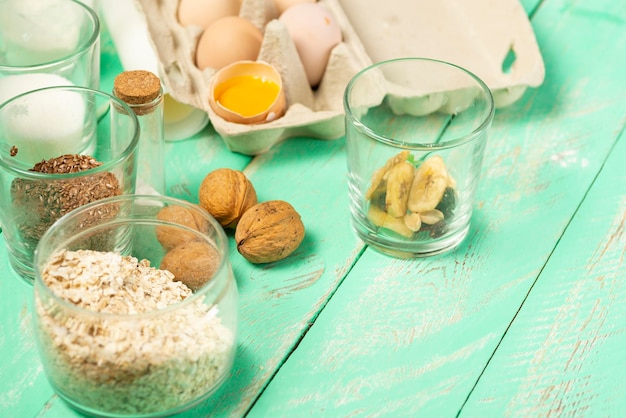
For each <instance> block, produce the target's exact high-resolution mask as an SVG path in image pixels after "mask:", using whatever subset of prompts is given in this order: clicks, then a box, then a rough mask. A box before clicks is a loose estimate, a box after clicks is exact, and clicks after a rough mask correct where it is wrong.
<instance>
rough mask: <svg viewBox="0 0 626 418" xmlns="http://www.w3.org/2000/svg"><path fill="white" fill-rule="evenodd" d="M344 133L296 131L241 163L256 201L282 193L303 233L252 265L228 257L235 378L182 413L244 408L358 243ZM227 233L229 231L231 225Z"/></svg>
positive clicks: (218, 413)
mask: <svg viewBox="0 0 626 418" xmlns="http://www.w3.org/2000/svg"><path fill="white" fill-rule="evenodd" d="M344 146H345V141H344V140H336V141H321V140H313V139H301V138H298V139H293V140H289V141H287V142H284V143H282V144H280V145H278V146H277V147H276V148H274V149H273V150H271V151H270V152H268V153H267V154H264V155H262V156H259V157H256V158H255V160H253V162H252V163H251V164H250V165H249V166H248V167H247V168H246V169H245V172H246V174H247V175H248V176H249V177H250V179H251V181H252V183H253V184H254V186H255V188H256V190H257V194H258V196H259V200H260V201H265V200H274V199H280V200H286V201H288V202H289V203H291V204H292V205H293V206H294V208H295V209H296V210H297V211H298V212H299V213H300V215H301V216H302V220H303V222H304V225H305V228H306V236H305V239H304V241H303V243H302V244H301V246H300V248H298V250H296V252H295V253H294V254H292V255H291V256H290V257H289V258H287V259H285V260H282V261H279V262H276V263H273V264H269V265H252V264H250V263H248V262H247V261H245V260H243V258H242V256H241V255H240V254H238V253H237V251H236V249H235V244H234V242H233V241H232V239H231V251H230V252H231V260H232V262H233V269H234V271H235V276H236V277H237V282H238V285H239V289H240V337H239V347H238V352H237V357H236V359H235V368H234V371H233V375H232V378H231V379H230V380H229V381H228V382H226V384H225V385H224V387H223V388H222V389H221V390H220V391H219V392H218V393H216V394H215V396H213V397H212V398H211V399H209V401H207V402H205V403H204V404H202V405H201V406H200V407H198V408H196V409H195V410H194V411H191V412H189V413H188V414H185V415H184V416H185V417H187V416H189V417H195V416H198V417H200V416H206V415H208V414H212V415H215V416H223V415H232V416H241V415H243V414H244V413H245V412H246V411H247V410H248V408H249V407H250V405H252V404H253V403H254V401H255V400H256V398H257V396H258V395H259V393H260V392H261V391H262V390H263V388H264V387H265V385H266V384H267V382H268V381H269V380H270V379H271V377H272V376H273V375H274V374H275V373H276V371H277V370H278V369H279V368H280V366H281V365H282V363H283V361H284V360H285V358H286V357H287V356H288V355H289V353H290V352H291V351H292V350H293V349H294V346H295V345H296V344H297V342H298V340H299V339H300V336H301V335H302V334H303V333H304V332H305V331H306V330H307V329H308V327H309V326H310V323H312V322H313V321H314V320H315V317H316V316H317V314H318V312H319V311H320V310H321V309H322V308H323V306H324V305H325V303H326V301H327V300H328V299H329V298H330V296H331V295H332V294H333V292H334V291H335V289H336V288H337V286H338V283H339V282H340V280H341V279H342V278H343V277H344V276H345V274H346V272H347V270H349V268H350V267H351V265H352V263H353V260H354V259H355V258H356V257H357V256H358V254H359V252H360V250H361V246H362V244H361V243H360V242H359V241H358V240H357V239H356V237H355V236H354V234H352V231H351V230H350V225H349V223H347V222H346V220H347V211H348V195H347V185H346V183H345V180H344V179H345V156H344ZM231 238H232V233H231Z"/></svg>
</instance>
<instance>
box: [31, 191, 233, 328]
mask: <svg viewBox="0 0 626 418" xmlns="http://www.w3.org/2000/svg"><path fill="white" fill-rule="evenodd" d="M144 199H145V200H152V201H156V202H159V203H162V204H167V205H176V206H182V207H184V208H185V209H188V210H192V211H195V212H196V213H200V214H202V216H203V218H204V219H205V220H206V221H207V222H208V223H209V224H210V226H211V227H212V228H213V229H214V230H215V234H216V238H217V239H216V241H217V242H214V244H215V246H216V249H217V250H218V251H220V252H221V253H222V254H221V255H222V256H221V257H220V262H219V265H218V267H217V268H216V270H215V273H214V274H213V277H212V278H211V280H209V281H208V283H206V284H205V285H203V286H202V287H200V288H199V289H198V290H197V291H195V292H193V293H192V294H191V295H190V296H188V297H187V298H185V299H183V300H181V301H180V302H176V303H173V304H171V305H168V306H166V307H165V308H162V309H155V310H152V311H148V312H141V313H134V314H115V313H108V312H99V311H95V310H92V309H86V308H82V307H80V306H76V305H74V304H73V303H71V302H69V301H68V300H66V299H64V298H62V297H60V296H59V295H57V294H56V293H55V292H54V291H52V290H51V289H50V287H48V286H47V285H46V284H45V283H44V282H43V279H42V277H41V276H42V275H41V268H42V267H45V266H43V265H42V264H43V263H44V262H45V261H47V260H40V258H41V257H42V252H41V249H40V247H41V246H42V243H44V244H45V243H46V242H47V241H48V239H50V237H51V236H52V234H54V231H55V230H56V229H59V228H63V227H64V224H65V223H66V222H69V221H71V220H72V219H74V218H76V217H79V216H81V215H82V214H84V213H85V212H89V211H90V210H93V208H94V207H96V206H100V205H110V204H115V203H123V202H126V203H131V204H134V202H136V201H141V200H144ZM131 223H134V224H143V225H154V226H156V225H162V226H173V227H177V228H183V229H184V230H185V232H190V233H193V234H196V235H197V234H199V231H198V230H194V229H193V228H190V227H186V226H184V225H181V224H179V223H175V222H169V221H163V220H159V219H156V218H149V217H145V218H138V219H129V218H127V217H121V218H112V219H110V220H107V221H106V222H103V223H100V224H97V225H93V226H90V227H87V228H85V229H83V230H81V231H80V233H79V234H78V236H82V235H87V234H88V233H90V232H93V231H94V230H97V229H101V228H103V227H111V226H121V225H125V224H131ZM75 237H76V236H73V237H71V238H67V239H65V240H64V241H63V243H66V242H67V241H68V240H72V239H74V238H75ZM63 243H61V244H63ZM55 253H56V251H55V252H50V253H49V256H52V255H54V254H55ZM226 268H228V239H227V237H226V233H225V232H224V230H223V229H222V227H221V226H220V224H219V223H218V222H217V221H216V220H215V218H213V217H212V216H211V215H210V214H209V212H207V211H206V210H205V209H204V208H202V207H201V206H199V205H193V204H192V203H190V202H187V201H186V200H183V199H178V198H174V197H167V196H157V195H138V194H128V195H119V196H112V197H107V198H104V199H100V200H95V201H93V202H90V203H87V204H85V205H83V206H80V207H78V208H76V209H74V210H72V211H70V212H69V213H67V214H65V215H63V216H62V217H61V218H59V219H58V220H57V221H56V222H55V223H54V224H53V225H52V226H51V227H50V228H48V230H47V231H46V232H45V233H44V234H43V235H42V237H41V239H40V240H39V243H38V245H37V248H36V249H35V253H34V269H35V282H34V287H35V295H36V294H37V289H40V290H42V291H43V292H44V293H45V294H46V297H47V298H49V299H52V300H54V301H55V303H56V304H57V305H59V306H61V307H63V309H65V310H69V311H74V312H79V313H80V314H81V315H88V316H91V317H101V318H109V319H118V320H128V319H133V320H135V319H137V320H138V319H147V318H152V317H157V316H162V315H164V314H168V313H172V312H176V311H178V310H179V309H181V308H183V307H185V306H187V305H190V304H193V303H194V302H195V301H196V300H198V299H200V298H202V297H204V296H205V295H206V294H207V293H209V292H210V291H211V290H213V289H215V288H218V289H219V286H222V287H224V286H227V285H228V283H227V280H228V278H229V277H230V275H229V274H226V275H224V274H222V273H223V271H224V269H226ZM220 275H222V276H224V278H223V279H222V280H213V279H214V278H217V277H219V276H220ZM219 294H220V297H217V298H216V299H215V301H213V302H214V303H213V305H217V303H218V302H219V301H220V300H221V298H223V296H224V291H220V292H219Z"/></svg>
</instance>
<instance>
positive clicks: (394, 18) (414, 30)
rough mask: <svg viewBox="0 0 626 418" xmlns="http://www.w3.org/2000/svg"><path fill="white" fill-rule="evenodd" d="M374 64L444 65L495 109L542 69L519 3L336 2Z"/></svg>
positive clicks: (537, 78)
mask: <svg viewBox="0 0 626 418" xmlns="http://www.w3.org/2000/svg"><path fill="white" fill-rule="evenodd" d="M338 1H339V4H340V5H341V7H342V9H343V11H344V13H345V14H346V16H348V19H349V20H350V22H351V24H352V27H353V28H354V30H355V32H356V34H357V35H358V36H359V39H360V40H361V42H362V44H363V45H364V47H365V50H366V53H367V54H368V56H369V57H370V58H371V59H372V61H373V62H380V61H385V60H389V59H394V58H402V57H421V58H432V59H438V60H442V61H447V62H450V63H453V64H456V65H458V66H461V67H463V68H465V69H467V70H469V71H471V72H473V73H474V74H475V75H477V76H478V77H480V78H481V79H482V80H483V81H484V82H485V84H487V86H488V87H489V88H490V89H491V90H492V92H493V95H494V100H495V102H496V107H504V106H508V105H510V104H512V103H514V102H515V101H517V99H519V98H520V97H521V96H522V94H523V93H524V91H525V90H526V88H527V87H537V86H539V85H540V84H541V83H542V82H543V79H544V75H545V68H544V63H543V59H542V56H541V52H540V50H539V47H538V45H537V41H536V38H535V34H534V32H533V29H532V26H531V24H530V21H529V20H528V17H527V14H526V12H525V10H524V8H523V7H522V5H521V3H520V2H519V0H437V1H431V0H385V1H380V0H338Z"/></svg>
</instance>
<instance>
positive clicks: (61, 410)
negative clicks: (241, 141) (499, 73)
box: [0, 0, 626, 418]
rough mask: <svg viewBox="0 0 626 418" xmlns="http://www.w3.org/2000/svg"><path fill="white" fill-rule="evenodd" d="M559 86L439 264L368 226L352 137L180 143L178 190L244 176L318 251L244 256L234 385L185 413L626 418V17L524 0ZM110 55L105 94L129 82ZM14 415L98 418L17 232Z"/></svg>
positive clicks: (1, 355) (7, 401)
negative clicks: (63, 385) (354, 172)
mask: <svg viewBox="0 0 626 418" xmlns="http://www.w3.org/2000/svg"><path fill="white" fill-rule="evenodd" d="M523 4H524V7H525V10H526V11H527V12H528V13H529V14H531V15H532V20H531V21H532V23H533V27H534V29H535V32H536V34H537V39H538V43H539V46H540V48H541V50H542V53H543V56H544V60H545V63H546V80H545V82H544V85H543V86H541V87H540V88H538V89H536V90H532V91H529V92H527V93H526V95H525V96H524V97H523V98H522V100H521V101H520V102H518V103H517V104H515V105H513V106H512V107H510V108H507V109H502V110H500V111H499V112H497V115H496V119H495V121H494V126H493V130H492V132H491V137H490V140H489V145H488V150H487V155H486V158H485V167H484V170H483V175H482V179H481V185H480V189H479V196H478V203H477V206H476V211H475V214H474V218H473V223H472V227H471V231H470V235H469V237H468V240H467V241H466V242H465V243H464V244H463V245H462V246H461V247H460V248H459V249H457V250H456V251H454V252H452V253H450V254H447V255H443V256H437V257H433V258H428V259H421V260H410V261H408V260H397V259H392V258H388V257H385V256H382V255H380V254H378V253H376V252H374V251H372V250H371V249H367V248H364V247H363V246H362V244H361V243H360V242H359V241H358V240H357V239H356V238H355V236H354V234H353V233H352V232H351V230H350V225H349V215H348V196H347V185H346V177H345V169H346V168H345V167H346V165H345V152H344V141H343V140H337V141H316V140H310V139H294V140H291V141H288V142H285V143H283V144H280V145H279V146H277V147H276V148H275V149H273V150H272V151H270V152H269V153H267V154H264V155H262V156H259V157H256V158H254V159H252V158H250V157H246V156H242V155H238V154H233V153H231V152H229V151H228V150H226V148H225V147H224V145H223V143H222V142H221V140H220V139H219V138H218V137H217V136H216V135H215V133H214V132H213V131H212V129H211V128H210V127H209V128H207V129H206V130H205V131H203V132H202V133H201V134H199V135H196V137H194V138H192V139H189V140H186V141H183V142H178V143H172V144H168V148H167V164H168V171H167V183H168V191H169V194H171V195H172V196H176V197H182V198H185V199H187V200H190V201H197V189H198V186H199V184H200V182H201V181H202V178H203V177H204V175H206V174H207V173H208V172H209V171H210V170H212V169H214V168H217V167H231V168H235V169H243V170H244V171H245V172H246V173H247V174H248V175H249V176H250V178H251V180H252V182H253V183H254V185H255V187H256V189H257V192H258V194H259V198H260V199H261V200H270V199H283V200H287V201H289V202H290V203H292V204H293V205H294V207H295V208H296V209H297V210H298V211H299V212H300V213H301V214H302V217H303V220H304V223H305V225H306V227H307V236H306V238H305V241H304V243H303V245H302V246H301V247H300V248H299V249H298V250H297V252H296V253H295V254H294V255H293V256H292V257H290V258H288V259H286V260H283V261H281V262H278V263H275V264H272V265H268V266H253V265H250V264H249V263H247V262H245V260H243V259H242V258H241V256H240V255H239V254H238V253H237V252H236V250H235V248H234V246H233V245H232V243H233V240H232V234H230V235H231V249H230V253H231V259H232V262H233V267H234V270H235V275H236V277H237V281H238V285H239V289H240V305H241V310H240V315H241V326H240V336H239V346H238V352H237V357H236V364H235V368H234V370H233V374H232V377H231V378H230V379H229V381H228V382H227V383H226V384H225V385H224V387H223V388H221V389H220V390H219V391H218V392H217V393H216V394H215V395H214V396H213V397H212V398H211V399H209V400H208V401H207V402H205V403H203V404H202V405H200V406H199V407H197V408H195V409H194V410H192V411H189V412H187V413H185V414H182V416H184V417H204V416H208V415H214V416H242V415H246V414H248V415H249V416H255V417H256V416H333V417H334V416H349V415H356V416H366V415H367V416H370V415H371V416H382V415H392V416H407V415H413V416H416V415H420V416H454V415H456V414H458V413H459V412H460V414H461V415H466V416H501V415H520V416H548V415H598V416H607V415H613V416H621V415H624V412H625V410H626V403H625V402H624V400H623V396H621V394H622V393H623V392H624V391H623V389H624V384H623V383H622V379H621V375H623V374H624V372H626V361H624V359H623V357H624V356H623V349H622V347H623V346H624V338H623V336H622V335H623V330H624V316H625V315H624V309H623V308H622V307H621V305H622V304H621V303H620V302H621V299H620V296H622V295H624V292H625V291H626V290H625V289H626V288H625V287H624V286H626V285H625V284H623V282H624V279H626V267H625V263H624V259H625V258H626V254H625V252H624V251H625V250H624V248H625V247H626V231H625V228H626V226H625V224H626V218H624V216H625V207H626V199H625V198H624V196H626V186H625V181H626V174H625V173H626V169H625V168H624V161H626V144H625V141H626V139H625V138H624V134H623V130H624V124H625V123H626V72H625V70H624V68H626V53H625V52H626V6H625V5H624V3H623V2H609V1H607V0H581V1H577V2H571V1H567V0H544V1H543V2H540V1H538V0H527V1H523ZM110 47H111V45H110V42H108V41H107V40H106V38H105V39H104V42H103V69H102V72H103V79H102V88H103V89H104V90H106V89H110V85H111V84H112V74H116V73H117V72H118V71H119V70H120V67H119V62H117V61H116V59H115V56H114V51H112V50H111V49H110ZM0 246H1V247H2V249H0V296H2V303H1V304H0V416H2V417H8V418H12V417H17V418H22V417H36V416H38V417H45V418H57V417H59V418H60V417H72V416H78V415H77V414H76V413H75V412H73V411H72V410H71V409H69V408H68V407H67V406H66V405H65V403H64V402H62V401H61V400H60V399H59V398H58V397H57V396H56V395H54V392H53V391H52V389H51V388H50V386H49V385H48V383H47V381H46V379H45V376H44V374H43V372H42V369H41V365H40V363H39V359H38V357H37V353H36V350H35V347H34V342H33V337H32V332H31V330H30V327H31V324H30V310H29V309H30V303H31V302H30V297H31V290H32V288H31V287H29V286H27V285H25V284H23V283H21V282H20V281H18V280H17V279H16V278H15V277H11V276H10V275H9V273H8V272H9V270H8V266H7V261H6V251H5V250H4V242H3V241H2V238H1V234H0Z"/></svg>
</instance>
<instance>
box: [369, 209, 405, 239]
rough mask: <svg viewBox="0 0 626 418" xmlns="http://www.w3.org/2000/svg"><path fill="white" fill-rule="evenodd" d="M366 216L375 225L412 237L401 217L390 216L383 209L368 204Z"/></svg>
mask: <svg viewBox="0 0 626 418" xmlns="http://www.w3.org/2000/svg"><path fill="white" fill-rule="evenodd" d="M367 217H368V218H369V219H370V221H372V223H373V224H374V225H376V226H380V227H382V228H387V229H389V230H391V231H393V232H395V233H397V234H400V235H402V236H404V237H406V238H412V237H413V231H411V230H410V229H409V228H408V227H407V226H406V225H405V224H404V220H403V218H396V217H394V216H391V215H390V214H388V213H387V212H385V211H384V210H381V209H380V208H379V207H377V206H375V205H370V207H369V209H368V211H367Z"/></svg>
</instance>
